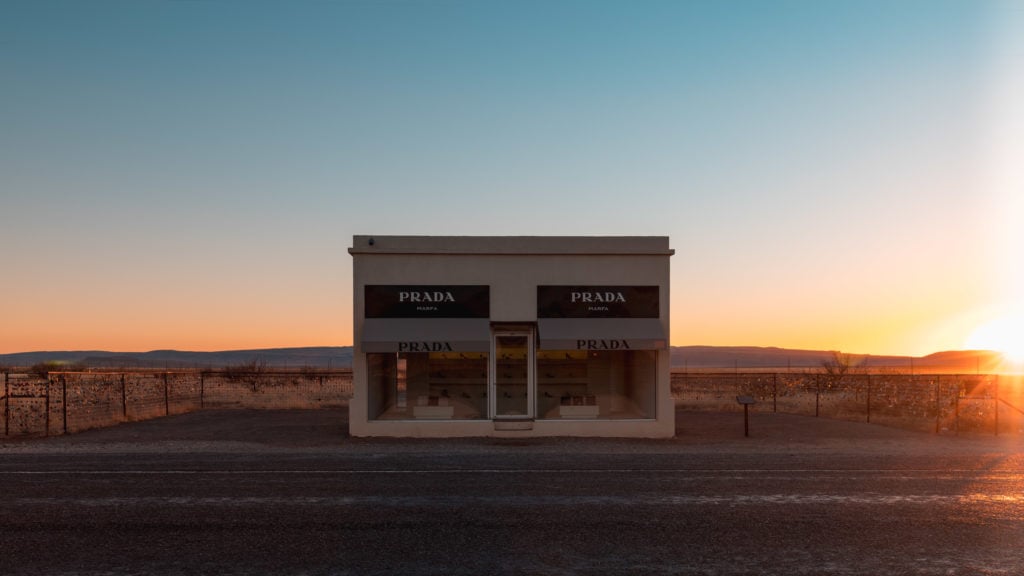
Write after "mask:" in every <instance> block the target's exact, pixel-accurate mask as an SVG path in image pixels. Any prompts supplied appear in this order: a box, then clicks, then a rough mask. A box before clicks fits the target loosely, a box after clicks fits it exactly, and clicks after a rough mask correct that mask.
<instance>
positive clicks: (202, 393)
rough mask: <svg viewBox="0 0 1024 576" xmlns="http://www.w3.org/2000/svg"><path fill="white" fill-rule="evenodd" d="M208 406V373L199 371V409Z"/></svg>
mask: <svg viewBox="0 0 1024 576" xmlns="http://www.w3.org/2000/svg"><path fill="white" fill-rule="evenodd" d="M204 408H206V374H203V373H202V372H200V373H199V409H200V410H202V409H204Z"/></svg>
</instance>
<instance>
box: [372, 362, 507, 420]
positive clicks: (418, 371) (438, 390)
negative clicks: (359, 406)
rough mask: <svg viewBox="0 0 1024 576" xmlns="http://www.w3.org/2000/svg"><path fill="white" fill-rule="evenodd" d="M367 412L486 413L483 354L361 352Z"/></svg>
mask: <svg viewBox="0 0 1024 576" xmlns="http://www.w3.org/2000/svg"><path fill="white" fill-rule="evenodd" d="M366 362H367V368H368V370H367V377H368V385H369V386H368V392H369V394H368V400H369V414H370V418H371V419H374V420H420V419H433V420H466V419H481V418H487V354H485V353H479V352H399V353H372V354H367V355H366Z"/></svg>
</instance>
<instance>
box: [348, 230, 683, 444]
mask: <svg viewBox="0 0 1024 576" xmlns="http://www.w3.org/2000/svg"><path fill="white" fill-rule="evenodd" d="M368 238H369V237H368V236H361V237H357V238H356V239H355V242H354V246H353V249H352V250H351V251H350V252H351V253H352V257H353V281H354V289H353V306H354V314H353V319H354V320H353V321H354V326H353V330H354V331H353V334H355V335H356V337H355V342H354V347H355V350H354V351H355V354H354V359H353V364H354V365H353V372H354V382H353V384H354V389H355V393H354V397H353V399H352V402H351V403H350V406H349V412H350V415H349V419H350V432H351V434H352V435H353V436H428V437H429V436H494V435H508V434H510V433H508V432H500V431H496V430H495V429H494V424H493V422H491V421H489V420H488V421H474V422H451V421H447V422H446V421H431V422H420V421H369V420H368V419H367V413H366V406H367V404H366V401H367V398H366V392H367V385H366V365H365V355H364V354H362V351H361V345H360V339H359V337H358V335H359V334H361V333H362V322H363V310H364V308H363V293H364V286H366V285H368V284H397V285H401V284H407V285H415V284H439V285H444V284H482V285H489V286H490V287H491V288H490V290H491V294H490V300H491V321H492V322H516V321H529V322H532V321H535V320H536V318H537V289H536V287H537V286H538V285H571V284H579V285H622V286H654V285H656V286H660V291H659V298H660V303H661V306H660V314H661V323H662V328H663V329H664V331H665V334H666V335H668V334H669V333H670V332H669V256H670V255H671V251H669V250H668V249H667V247H668V239H667V238H656V239H652V238H639V239H637V238H625V239H622V238H612V239H601V238H582V239H580V238H576V239H557V241H553V240H551V239H547V241H545V242H539V241H538V239H536V238H512V239H509V241H508V242H505V243H502V242H501V240H502V239H501V238H486V239H483V240H484V242H482V244H483V245H481V243H475V244H474V243H471V242H469V241H468V240H467V239H465V238H458V239H454V240H458V242H455V244H456V245H457V246H456V248H461V250H456V252H459V253H454V254H426V253H417V254H401V253H388V252H387V250H393V251H394V250H397V251H401V250H409V249H410V248H409V247H410V246H414V247H415V248H416V249H419V250H428V249H429V250H430V251H443V250H445V249H446V248H445V246H448V245H447V244H445V243H444V242H443V241H441V240H440V239H437V238H423V239H417V240H421V241H422V242H421V243H416V242H413V241H412V240H410V239H409V238H408V237H375V243H374V246H369V245H368V243H367V240H368ZM391 239H395V242H392V241H391ZM563 241H564V242H563ZM422 243H426V245H427V246H424V245H423V244H422ZM563 243H564V244H566V245H568V246H569V247H572V248H573V249H574V250H577V251H590V252H592V253H588V254H571V255H566V254H550V253H548V254H543V253H541V254H538V253H534V254H508V253H500V252H503V251H504V252H509V251H513V252H514V251H524V250H528V251H534V252H539V251H540V249H539V248H540V247H544V249H545V250H553V248H551V245H552V244H554V245H555V247H556V248H565V246H563ZM388 246H390V248H386V247H388ZM375 247H380V248H381V251H382V252H384V253H375V252H374V250H375ZM470 248H472V249H475V250H485V249H486V250H491V251H493V252H498V253H497V254H467V253H465V252H466V250H468V249H470ZM627 249H631V250H634V251H637V252H646V253H639V254H636V253H634V254H621V253H620V254H614V253H612V254H609V253H607V252H616V251H619V252H621V251H624V250H627ZM593 252H601V253H593ZM656 412H657V413H656V419H655V420H636V421H611V420H607V421H606V420H601V421H595V420H589V421H561V420H560V421H537V422H535V423H534V426H533V430H530V431H517V432H514V433H511V434H514V435H519V436H530V435H533V436H544V435H564V436H617V437H671V436H673V435H674V433H675V407H674V404H673V402H672V397H671V390H670V383H669V351H668V349H667V348H666V349H665V350H661V351H659V352H658V374H657V403H656Z"/></svg>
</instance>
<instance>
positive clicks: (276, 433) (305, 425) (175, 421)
mask: <svg viewBox="0 0 1024 576" xmlns="http://www.w3.org/2000/svg"><path fill="white" fill-rule="evenodd" d="M502 446H504V447H509V446H517V447H532V448H533V449H535V450H537V451H540V452H546V451H564V450H569V449H571V450H572V451H584V452H588V451H593V452H605V453H607V452H631V453H636V452H640V453H642V452H653V453H660V452H669V453H670V452H730V453H747V452H751V453H847V454H848V453H888V454H900V453H914V454H928V453H935V454H948V453H978V452H993V451H995V452H1017V451H1021V450H1024V439H1022V438H1021V437H1020V436H1017V435H1012V436H1008V435H1004V436H998V437H997V436H994V435H981V434H973V435H967V434H963V435H959V436H954V435H951V434H941V435H936V434H930V433H925V432H915V431H908V430H902V429H897V428H890V427H886V426H882V425H877V424H867V423H859V422H847V421H839V420H830V419H826V418H814V417H809V416H796V415H791V414H774V413H752V414H751V415H750V436H749V437H744V435H743V414H742V413H736V412H725V413H722V412H688V411H678V412H677V413H676V437H675V438H672V439H661V440H643V439H639V440H638V439H614V438H526V437H524V438H521V439H520V438H500V439H498V438H453V439H382V438H373V439H366V438H352V437H351V436H349V434H348V411H347V408H340V409H338V408H336V409H326V410H244V409H230V410H204V411H198V412H192V413H188V414H181V415H176V416H170V417H165V418H157V419H153V420H147V421H141V422H131V423H126V424H120V425H116V426H112V427H109V428H102V429H94V430H88V431H85V432H80V433H77V434H70V435H66V436H53V437H49V438H11V439H0V454H2V453H5V452H6V453H32V452H40V453H47V452H152V451H157V452H163V451H171V452H234V451H254V450H255V451H261V450H270V451H329V452H333V451H352V452H362V451H380V450H384V451H388V450H416V451H432V450H449V451H450V450H455V451H488V450H490V449H493V448H494V447H502Z"/></svg>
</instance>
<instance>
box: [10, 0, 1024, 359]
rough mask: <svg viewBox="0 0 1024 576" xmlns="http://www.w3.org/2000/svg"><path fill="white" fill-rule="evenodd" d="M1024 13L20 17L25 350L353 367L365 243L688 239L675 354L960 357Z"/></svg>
mask: <svg viewBox="0 0 1024 576" xmlns="http://www.w3.org/2000/svg"><path fill="white" fill-rule="evenodd" d="M1022 11H1024V10H1022V7H1021V5H1019V4H1015V3H1005V2H964V1H901V2H872V1H858V2H843V1H834V2H812V1H790V2H753V1H731V2H730V1H725V2H717V1H716V2H710V1H709V2H696V1H694V2H685V1H680V2H565V1H553V2H529V1H527V2H486V1H481V2H468V1H466V2H456V1H438V2H426V1H424V2H418V1H403V2H326V1H317V2H303V1H299V2H232V1H216V0H214V1H150V2H146V1H140V2H104V1H95V2H70V1H69V2H51V1H45V0H44V1H36V2H18V1H9V0H4V1H3V2H2V3H0V74H2V77H3V78H4V89H3V91H2V95H0V102H2V104H3V106H2V107H0V119H2V125H3V130H2V131H0V211H2V213H3V214H4V218H3V221H4V222H3V224H0V242H2V246H3V248H2V250H3V252H2V254H0V255H2V260H3V262H4V265H3V269H5V270H7V271H9V273H8V275H7V279H8V281H7V282H5V283H4V288H3V290H4V292H5V293H6V294H5V298H3V303H2V304H0V314H2V315H3V316H4V317H6V318H8V323H9V325H10V326H11V330H10V331H8V330H5V332H6V334H5V335H4V336H3V337H2V338H0V351H11V352H13V351H19V350H26V349H41V348H69V347H70V348H118V349H134V350H143V349H151V348H165V347H168V348H169V347H176V348H190V349H227V348H242V347H252V346H278V345H281V346H284V345H305V344H324V345H329V344H349V343H351V329H350V322H351V320H350V318H351V316H350V310H349V308H350V302H351V296H350V294H351V286H350V285H351V263H350V261H349V257H348V255H347V253H346V252H345V249H346V247H347V246H349V244H350V240H351V236H352V235H353V234H365V233H369V234H435V235H462V234H513V235H519V234H538V235H549V234H550V235H576V234H583V235H589V234H612V235H669V236H671V238H672V245H673V247H674V248H675V249H676V256H675V257H674V259H673V283H674V290H673V343H674V344H680V345H681V344H736V345H747V344H752V345H776V346H795V347H799V346H807V347H821V348H836V349H843V350H847V351H852V352H875V353H926V352H929V351H932V350H935V349H940V348H947V347H959V346H960V345H962V344H963V342H964V340H965V338H967V335H968V333H969V332H970V330H971V329H972V328H973V327H974V326H975V325H976V324H978V323H980V322H983V321H985V320H988V319H990V317H991V316H993V315H999V314H1002V313H1004V312H1005V311H1006V310H1008V309H1009V308H1011V307H1013V306H1015V305H1016V304H1017V303H1018V299H1017V295H1018V294H1019V292H1018V289H1019V288H1020V287H1021V284H1020V283H1019V278H1017V277H1014V276H1012V274H1008V273H1007V272H1006V271H1005V269H1004V268H1005V264H1006V262H1007V260H1008V259H1012V258H1013V257H1014V254H1019V253H1014V252H1012V251H1009V252H1008V249H1007V245H1008V243H1010V244H1012V242H1013V238H1014V236H1013V233H1012V232H1010V231H1007V228H1010V227H1012V224H1010V223H1007V222H1005V221H1002V220H1000V217H1001V216H1003V215H1005V214H1007V213H1008V211H1009V213H1013V210H1019V204H1018V205H1016V208H1012V209H1011V208H1008V205H1007V198H1013V197H1016V196H1017V195H1019V194H1020V193H1021V189H1020V187H1019V186H1018V184H1020V182H1021V180H1020V179H1017V178H1016V176H1014V175H1013V174H1012V172H1013V170H1012V168H1009V169H1008V168H1006V166H1008V165H1012V162H1011V161H1010V160H1008V158H1010V157H1011V156H1012V155H1011V154H1010V153H1009V152H1008V148H1009V147H1012V146H1013V145H1014V144H1013V142H1015V141H1017V139H1016V135H1018V134H1019V133H1017V132H1012V131H1011V130H1016V129H1017V128H1019V126H1020V123H1019V122H1018V121H1017V120H1018V119H1019V117H1020V116H1019V114H1016V115H1015V116H1014V115H1013V114H1014V112H1013V110H1012V104H1010V102H1012V100H1011V99H1008V98H1007V97H1006V94H1007V93H1020V92H1019V90H1020V83H1019V75H1020V74H1021V70H1022V69H1024V68H1022V67H1021V66H1018V65H1020V64H1021V62H1022V60H1021V57H1020V51H1019V48H1020V44H1019V43H1014V41H1013V38H1014V37H1015V34H1014V33H1015V32H1016V31H1019V30H1021V28H1019V27H1016V26H1018V25H1019V23H1020V22H1021V18H1022ZM1007 170H1008V171H1009V173H1010V175H1009V176H1007V175H1006V174H1007ZM997 173H998V174H1001V176H999V177H998V178H997V177H995V176H993V174H997ZM12 278H14V279H17V280H15V281H14V282H11V279H12ZM189 334H192V335H191V336H189Z"/></svg>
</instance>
